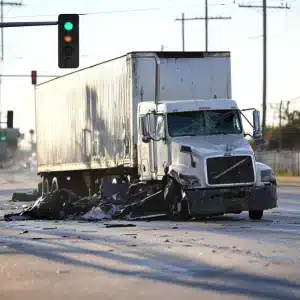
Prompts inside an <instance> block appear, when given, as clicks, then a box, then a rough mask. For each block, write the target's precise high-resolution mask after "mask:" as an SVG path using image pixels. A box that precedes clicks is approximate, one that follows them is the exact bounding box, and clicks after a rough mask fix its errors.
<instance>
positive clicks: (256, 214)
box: [249, 210, 264, 220]
mask: <svg viewBox="0 0 300 300" xmlns="http://www.w3.org/2000/svg"><path fill="white" fill-rule="evenodd" d="M263 214H264V211H263V210H250V211H249V218H250V219H251V220H260V219H261V218H262V217H263Z"/></svg>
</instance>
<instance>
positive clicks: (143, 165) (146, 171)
mask: <svg viewBox="0 0 300 300" xmlns="http://www.w3.org/2000/svg"><path fill="white" fill-rule="evenodd" d="M145 125H146V124H145V122H144V116H139V122H138V126H139V128H138V145H137V146H138V166H139V174H140V175H141V179H142V180H146V179H150V178H151V164H150V158H151V152H152V151H151V149H152V141H150V143H144V142H143V140H142V139H143V133H145V132H146V131H145V129H146V127H145Z"/></svg>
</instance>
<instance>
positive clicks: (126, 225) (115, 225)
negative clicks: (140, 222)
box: [104, 224, 136, 228]
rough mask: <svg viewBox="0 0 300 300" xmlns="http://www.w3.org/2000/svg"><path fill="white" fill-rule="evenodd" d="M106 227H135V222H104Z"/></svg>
mask: <svg viewBox="0 0 300 300" xmlns="http://www.w3.org/2000/svg"><path fill="white" fill-rule="evenodd" d="M104 225H105V227H106V228H112V227H135V226H136V225H135V224H104Z"/></svg>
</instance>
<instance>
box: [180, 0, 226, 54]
mask: <svg viewBox="0 0 300 300" xmlns="http://www.w3.org/2000/svg"><path fill="white" fill-rule="evenodd" d="M207 1H208V0H205V17H194V18H185V16H184V13H182V16H181V18H176V19H175V21H181V28H182V51H184V49H185V29H184V25H185V21H198V20H202V21H203V20H204V21H205V51H208V20H229V19H231V17H209V16H208V6H209V4H208V3H207Z"/></svg>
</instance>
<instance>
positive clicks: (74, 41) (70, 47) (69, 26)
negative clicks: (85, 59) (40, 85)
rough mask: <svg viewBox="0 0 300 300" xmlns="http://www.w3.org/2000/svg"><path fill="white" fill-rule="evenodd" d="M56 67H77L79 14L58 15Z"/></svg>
mask: <svg viewBox="0 0 300 300" xmlns="http://www.w3.org/2000/svg"><path fill="white" fill-rule="evenodd" d="M58 67H59V68H61V69H66V68H78V67H79V15H78V14H61V15H59V16H58Z"/></svg>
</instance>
